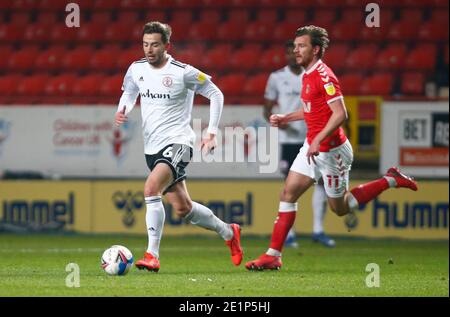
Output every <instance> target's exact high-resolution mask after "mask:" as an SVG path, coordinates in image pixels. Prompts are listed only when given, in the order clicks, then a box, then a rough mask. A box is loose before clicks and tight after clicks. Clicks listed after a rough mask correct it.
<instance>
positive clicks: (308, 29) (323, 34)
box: [295, 25, 330, 58]
mask: <svg viewBox="0 0 450 317" xmlns="http://www.w3.org/2000/svg"><path fill="white" fill-rule="evenodd" d="M302 35H309V37H310V38H311V44H312V46H313V47H314V46H319V47H320V51H319V55H318V57H319V58H322V56H323V55H324V54H325V50H326V49H327V48H328V44H329V43H330V39H329V38H328V32H327V30H325V29H324V28H321V27H319V26H315V25H308V26H302V27H300V28H298V29H297V31H296V32H295V37H299V36H302Z"/></svg>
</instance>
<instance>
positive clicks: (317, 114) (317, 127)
mask: <svg viewBox="0 0 450 317" xmlns="http://www.w3.org/2000/svg"><path fill="white" fill-rule="evenodd" d="M301 98H302V101H303V110H304V114H305V122H306V126H307V127H308V132H307V134H306V139H307V141H308V143H309V144H311V142H312V141H313V140H314V138H315V137H316V135H317V134H319V133H320V131H322V130H323V128H324V127H325V126H326V124H327V122H328V120H329V119H330V117H331V115H332V113H333V111H332V110H331V109H330V107H329V106H328V105H329V104H330V103H332V102H333V101H335V100H338V99H343V98H344V97H343V96H342V93H341V88H340V85H339V81H338V80H337V78H336V75H335V74H334V73H333V71H332V70H331V69H330V68H329V67H328V66H327V65H325V63H323V62H322V60H320V59H319V60H318V61H317V63H315V64H314V65H313V66H312V67H311V68H310V69H309V70H307V71H306V72H305V73H304V74H303V87H302V95H301ZM345 141H347V137H346V136H345V133H344V130H343V129H342V127H339V128H337V129H336V130H335V131H333V133H332V134H331V135H329V136H328V137H327V138H325V139H324V140H323V141H322V142H321V143H320V152H328V151H329V150H330V149H332V148H335V147H337V146H339V145H341V144H343V143H344V142H345Z"/></svg>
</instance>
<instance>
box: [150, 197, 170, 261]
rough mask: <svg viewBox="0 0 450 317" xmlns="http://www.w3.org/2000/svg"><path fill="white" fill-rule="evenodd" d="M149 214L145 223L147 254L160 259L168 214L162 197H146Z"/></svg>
mask: <svg viewBox="0 0 450 317" xmlns="http://www.w3.org/2000/svg"><path fill="white" fill-rule="evenodd" d="M145 204H146V206H147V213H146V215H145V222H146V224H147V234H148V248H147V252H148V253H151V254H152V255H153V256H154V257H155V258H159V244H160V242H161V236H162V232H163V228H164V220H165V218H166V212H165V211H164V205H163V203H162V199H161V196H151V197H145Z"/></svg>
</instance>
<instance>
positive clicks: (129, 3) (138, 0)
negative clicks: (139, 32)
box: [120, 0, 147, 11]
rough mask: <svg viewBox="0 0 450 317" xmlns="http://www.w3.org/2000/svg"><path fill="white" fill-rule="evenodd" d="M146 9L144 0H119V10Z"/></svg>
mask: <svg viewBox="0 0 450 317" xmlns="http://www.w3.org/2000/svg"><path fill="white" fill-rule="evenodd" d="M139 9H147V5H146V0H121V1H120V11H122V10H139Z"/></svg>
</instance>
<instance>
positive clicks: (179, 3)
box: [172, 0, 202, 9]
mask: <svg viewBox="0 0 450 317" xmlns="http://www.w3.org/2000/svg"><path fill="white" fill-rule="evenodd" d="M172 1H173V4H172V7H175V8H179V9H194V8H199V7H201V6H202V0H172Z"/></svg>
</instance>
